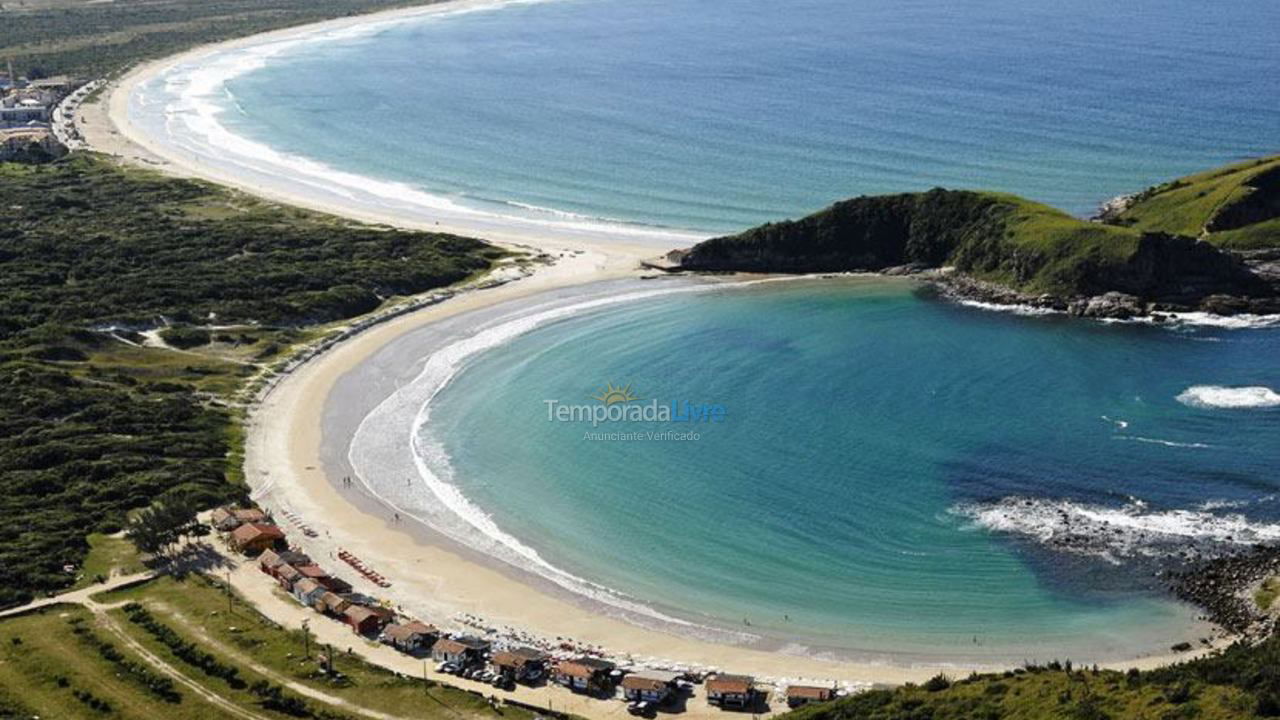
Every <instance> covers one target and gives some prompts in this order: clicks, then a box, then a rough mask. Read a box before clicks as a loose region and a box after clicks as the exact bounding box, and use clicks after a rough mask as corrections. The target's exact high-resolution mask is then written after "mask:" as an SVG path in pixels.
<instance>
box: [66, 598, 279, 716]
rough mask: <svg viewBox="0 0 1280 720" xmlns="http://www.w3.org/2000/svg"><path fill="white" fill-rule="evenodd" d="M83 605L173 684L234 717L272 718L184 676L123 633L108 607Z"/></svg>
mask: <svg viewBox="0 0 1280 720" xmlns="http://www.w3.org/2000/svg"><path fill="white" fill-rule="evenodd" d="M84 605H85V606H86V607H88V608H89V609H90V610H92V611H93V614H94V617H95V618H96V619H97V622H98V624H99V625H101V626H102V627H105V628H106V629H107V630H108V631H110V632H111V634H112V635H115V636H116V638H118V639H119V640H120V642H122V643H124V644H125V646H126V647H128V648H129V649H130V650H132V651H133V652H134V653H135V654H137V655H138V656H139V657H141V658H142V659H143V660H144V661H145V662H146V663H147V664H149V665H151V666H152V667H154V668H155V669H157V670H159V671H160V672H162V673H164V674H165V675H168V676H169V677H171V678H173V679H174V681H175V682H177V683H179V684H181V685H182V686H183V687H185V688H187V689H188V690H190V691H191V692H192V693H194V694H196V695H197V696H199V697H200V698H202V699H203V700H206V701H208V702H209V703H210V704H211V705H214V706H216V707H218V708H221V709H222V710H225V711H226V712H228V713H230V714H231V715H234V716H236V717H239V718H244V720H272V718H270V717H267V716H265V715H259V714H257V713H254V712H251V711H249V710H246V709H245V708H243V707H240V706H239V705H237V704H235V703H233V702H231V701H230V700H227V699H226V698H224V697H222V696H221V695H219V694H217V693H215V692H213V691H212V690H209V689H208V688H206V687H204V686H203V685H201V684H200V683H198V682H196V681H195V680H192V679H191V678H189V677H187V676H186V675H184V674H183V673H182V671H181V670H178V669H177V668H175V667H173V666H172V665H170V664H169V663H168V662H166V661H165V660H164V659H162V658H160V657H159V656H157V655H156V654H155V653H153V652H151V651H150V650H148V649H147V648H146V647H145V646H144V645H143V644H142V643H140V642H138V641H137V640H135V639H134V638H133V637H132V636H131V635H129V633H127V632H125V630H124V628H122V627H120V625H119V623H117V622H116V621H115V620H114V619H113V618H112V617H111V616H110V615H108V614H107V610H108V606H105V605H100V604H98V603H96V602H94V601H92V600H89V599H87V598H86V601H85V602H84ZM111 607H114V606H111Z"/></svg>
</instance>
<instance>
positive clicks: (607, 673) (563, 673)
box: [551, 657, 615, 695]
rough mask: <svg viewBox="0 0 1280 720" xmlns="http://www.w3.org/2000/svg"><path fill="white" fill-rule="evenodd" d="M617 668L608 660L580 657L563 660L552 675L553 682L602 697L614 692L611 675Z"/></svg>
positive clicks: (575, 690)
mask: <svg viewBox="0 0 1280 720" xmlns="http://www.w3.org/2000/svg"><path fill="white" fill-rule="evenodd" d="M614 669H615V666H614V664H613V663H611V662H609V661H608V660H601V659H599V658H593V657H580V658H574V659H572V660H561V661H560V662H559V664H557V665H556V667H555V670H554V671H553V672H552V674H551V681H552V682H554V683H557V684H559V685H563V686H565V687H567V688H569V689H570V690H572V691H574V692H580V693H587V694H590V695H602V694H608V693H612V692H613V678H612V676H611V673H612V672H613V671H614Z"/></svg>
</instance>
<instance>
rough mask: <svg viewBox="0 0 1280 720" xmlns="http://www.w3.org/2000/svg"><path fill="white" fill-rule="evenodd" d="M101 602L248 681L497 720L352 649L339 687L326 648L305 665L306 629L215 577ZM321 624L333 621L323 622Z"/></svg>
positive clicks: (421, 712)
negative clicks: (132, 606) (139, 608)
mask: <svg viewBox="0 0 1280 720" xmlns="http://www.w3.org/2000/svg"><path fill="white" fill-rule="evenodd" d="M99 598H100V599H102V600H103V601H106V602H110V603H112V604H115V603H119V602H122V601H131V602H138V603H140V604H141V605H143V606H144V607H145V608H147V609H148V611H149V612H151V613H152V615H153V616H154V617H155V618H157V619H158V620H160V621H161V622H163V623H164V624H166V625H167V626H169V627H171V628H173V629H174V630H176V631H177V632H179V633H180V634H181V635H183V636H184V637H186V638H190V639H192V640H194V641H195V642H197V643H198V644H199V645H200V646H201V647H202V648H203V649H205V650H207V651H208V652H211V653H213V654H214V655H215V656H217V657H219V658H220V659H222V660H223V661H225V662H227V663H229V664H233V665H236V666H238V667H241V668H245V669H248V670H247V671H245V670H242V674H244V675H246V679H249V678H250V677H251V678H266V679H268V680H270V681H271V682H273V683H277V684H280V683H285V682H296V683H300V684H302V685H304V686H306V687H308V688H312V689H313V690H315V691H317V692H322V693H324V694H326V695H329V696H332V697H333V698H337V699H340V700H342V701H344V702H346V703H351V704H352V705H358V706H360V707H363V708H367V709H370V710H375V711H379V712H383V713H388V714H391V715H395V716H397V717H404V718H424V719H426V718H441V717H445V716H448V717H451V718H455V719H456V718H460V717H496V715H495V713H494V712H493V711H492V710H490V709H489V707H488V704H487V703H486V702H485V701H483V700H482V699H480V698H477V697H476V696H474V695H471V694H470V693H466V692H462V691H460V690H455V689H452V688H447V687H444V686H440V685H436V684H434V683H432V684H431V685H430V686H427V685H426V684H424V682H423V681H422V679H420V678H407V677H402V676H399V675H397V674H396V673H392V672H390V671H388V670H385V669H383V668H380V667H378V666H375V665H370V664H368V663H366V662H364V661H363V660H360V659H359V658H356V657H354V656H350V655H346V654H345V652H344V650H345V648H335V649H334V669H335V670H336V671H337V672H338V673H340V674H341V676H342V679H341V680H340V681H335V680H333V679H332V678H331V677H329V676H328V675H327V674H326V673H324V672H322V671H321V663H320V657H321V653H322V649H321V648H319V647H316V646H315V645H314V644H312V645H311V648H310V649H311V658H310V659H306V658H304V648H305V647H306V641H305V639H304V637H303V634H302V631H301V629H298V628H289V629H286V628H282V627H280V626H278V625H277V624H276V623H274V622H273V621H271V620H269V619H267V618H266V617H264V616H263V615H261V614H260V613H258V612H257V611H256V610H255V609H254V608H253V606H251V605H249V604H248V603H246V602H245V601H244V600H242V599H240V598H239V597H238V596H236V595H234V594H232V595H231V596H230V597H229V596H228V594H227V593H226V591H225V586H224V585H223V584H222V583H221V582H220V581H218V580H216V579H213V578H210V577H206V576H203V575H190V576H187V577H186V578H184V579H182V580H177V579H174V578H162V579H159V580H156V581H153V582H151V583H148V584H146V585H142V586H138V587H135V588H131V589H128V590H123V591H118V592H111V593H105V594H103V595H101V596H99ZM111 612H112V614H113V616H115V617H117V618H118V619H119V621H120V623H121V624H122V625H129V623H128V621H127V620H126V619H125V612H124V610H122V609H118V610H112V611H111ZM316 622H330V621H328V620H325V619H323V618H321V617H319V616H317V617H316ZM130 632H131V633H133V634H135V635H136V636H137V637H138V638H139V640H141V641H143V642H144V643H145V644H146V645H147V646H148V647H149V648H151V649H153V651H155V652H157V654H162V655H165V656H166V657H172V654H171V653H168V651H167V650H166V649H165V648H164V647H163V646H161V645H160V644H159V643H158V642H156V641H155V640H154V639H153V638H151V637H149V636H147V635H146V634H145V633H142V632H140V631H138V632H136V626H134V627H130ZM174 662H178V661H177V660H175V661H174ZM193 677H194V675H193ZM252 681H253V680H252V679H250V682H252ZM212 685H214V686H217V685H218V683H216V682H215V683H212ZM223 687H224V688H225V685H224V686H223ZM326 707H332V708H333V709H334V710H335V711H342V712H347V713H348V714H350V713H351V710H350V709H349V708H346V707H344V706H340V705H333V706H329V705H326ZM502 715H503V717H505V718H512V719H514V720H520V719H522V718H525V717H528V714H527V713H524V712H523V711H520V710H516V709H514V708H503V710H502Z"/></svg>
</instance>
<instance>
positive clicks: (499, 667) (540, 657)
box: [489, 647, 547, 683]
mask: <svg viewBox="0 0 1280 720" xmlns="http://www.w3.org/2000/svg"><path fill="white" fill-rule="evenodd" d="M489 665H490V667H491V668H492V669H493V671H494V672H495V673H497V674H499V675H501V676H503V677H505V678H509V679H511V680H514V681H516V682H524V683H532V682H536V681H537V680H538V678H540V677H542V673H543V671H545V670H546V669H547V654H546V653H544V652H542V651H541V650H536V649H534V648H529V647H522V648H516V649H515V650H501V651H499V652H496V653H494V654H493V658H491V659H490V660H489Z"/></svg>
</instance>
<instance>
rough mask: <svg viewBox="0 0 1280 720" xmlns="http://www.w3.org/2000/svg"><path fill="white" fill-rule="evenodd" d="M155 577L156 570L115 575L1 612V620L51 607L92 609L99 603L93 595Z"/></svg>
mask: <svg viewBox="0 0 1280 720" xmlns="http://www.w3.org/2000/svg"><path fill="white" fill-rule="evenodd" d="M155 576H156V572H155V571H154V570H147V571H144V572H140V573H132V574H129V575H114V576H112V577H111V578H110V579H109V580H107V582H104V583H99V584H97V585H90V586H89V587H86V588H80V589H79V590H72V591H71V592H65V593H62V594H61V595H54V596H52V597H47V598H40V599H38V600H32V601H31V602H29V603H27V604H26V605H19V606H18V607H12V608H9V609H8V610H3V611H0V618H7V617H13V616H14V615H22V614H25V613H28V612H31V611H32V610H39V609H40V608H42V607H48V606H50V605H62V604H69V605H83V606H85V607H88V608H91V609H92V608H93V607H94V606H95V605H97V603H95V602H93V600H92V599H90V596H91V595H97V594H98V593H102V592H109V591H111V590H119V589H120V588H123V587H128V586H130V585H133V584H135V583H140V582H145V581H147V580H150V579H151V578H153V577H155Z"/></svg>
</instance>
